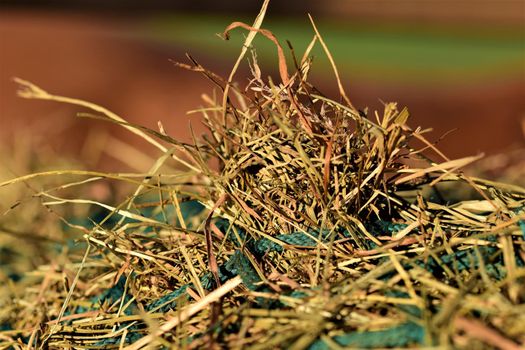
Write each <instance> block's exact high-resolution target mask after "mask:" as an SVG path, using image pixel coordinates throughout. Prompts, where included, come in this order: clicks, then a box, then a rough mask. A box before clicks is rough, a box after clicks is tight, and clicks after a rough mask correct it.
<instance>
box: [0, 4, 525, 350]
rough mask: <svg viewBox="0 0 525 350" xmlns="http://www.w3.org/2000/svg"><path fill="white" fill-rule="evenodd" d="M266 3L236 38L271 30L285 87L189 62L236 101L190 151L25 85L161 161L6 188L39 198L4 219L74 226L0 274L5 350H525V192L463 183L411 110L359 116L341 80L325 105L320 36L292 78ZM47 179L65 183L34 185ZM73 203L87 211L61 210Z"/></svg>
mask: <svg viewBox="0 0 525 350" xmlns="http://www.w3.org/2000/svg"><path fill="white" fill-rule="evenodd" d="M266 6H267V2H266V3H265V5H264V6H263V9H262V11H261V13H260V14H259V16H258V17H257V19H256V21H255V23H254V24H253V25H252V26H248V25H245V24H242V23H233V24H232V25H230V26H229V27H228V28H227V30H226V32H225V35H226V36H227V34H228V32H229V31H230V30H233V29H236V28H237V27H242V28H244V30H247V33H248V34H247V39H246V42H245V46H246V47H249V46H250V44H251V40H253V37H254V36H255V34H257V33H258V34H260V35H264V36H266V37H267V38H269V39H270V40H273V41H274V42H275V43H276V44H277V46H276V48H277V52H278V55H277V56H278V59H279V80H280V81H279V82H274V81H272V80H271V79H269V78H265V77H263V74H262V73H261V71H260V69H259V67H258V65H257V61H256V59H255V55H254V54H252V55H251V59H250V66H251V70H252V73H253V76H252V77H251V80H250V81H249V83H248V84H247V85H246V86H243V87H240V86H238V85H235V84H233V83H232V81H233V78H234V75H235V71H236V69H237V66H238V65H236V66H235V68H234V70H233V71H232V74H231V76H230V77H229V78H228V80H222V79H221V78H219V77H217V76H216V75H214V74H213V73H211V72H209V71H207V70H206V69H205V68H203V67H202V66H201V65H199V64H198V63H196V62H195V61H194V60H193V61H192V63H191V64H190V65H184V66H185V67H186V68H188V69H191V70H195V71H197V72H200V73H202V74H203V75H204V76H205V77H207V78H209V79H211V80H212V81H213V82H214V83H216V84H217V86H218V91H220V92H221V93H222V94H219V95H218V97H217V95H213V96H212V97H210V96H205V99H204V102H205V104H206V105H205V106H204V107H203V108H201V109H199V110H198V111H194V113H196V112H197V113H201V114H202V116H203V119H204V123H205V124H206V125H207V127H208V128H209V133H208V134H207V135H206V136H203V137H200V138H195V143H194V144H192V145H189V144H183V143H180V142H178V141H177V140H173V139H172V138H170V137H169V136H168V135H166V134H165V133H164V132H163V131H162V130H161V131H153V130H148V129H145V128H142V127H139V126H136V125H131V124H129V123H127V122H126V121H125V120H124V119H122V118H120V117H119V116H117V115H115V114H114V113H112V112H110V111H107V110H106V109H104V108H102V107H100V106H96V105H94V104H91V103H88V102H84V101H81V100H76V99H71V98H66V97H62V96H58V95H53V94H51V93H48V92H47V91H45V90H43V89H41V88H38V87H36V86H35V85H33V84H31V83H29V82H27V81H23V80H18V82H19V84H20V85H21V90H20V95H21V96H22V97H26V98H36V99H44V100H51V101H59V102H65V103H74V104H77V105H80V106H83V107H87V108H90V109H92V110H93V111H94V112H95V117H97V118H104V119H107V120H108V121H111V122H115V123H119V124H121V125H122V126H123V127H125V128H128V129H130V130H131V131H133V132H135V133H136V134H138V135H139V136H141V137H143V138H144V139H146V140H147V141H149V142H150V143H151V144H152V145H153V146H155V147H157V148H158V149H159V150H160V151H161V153H162V154H161V156H160V157H159V158H158V159H157V160H156V161H154V162H153V163H152V166H151V169H150V170H149V171H148V172H146V173H137V174H103V173H96V172H89V171H60V172H59V171H56V172H42V173H35V174H32V175H27V176H24V177H20V178H16V179H13V180H8V181H5V182H4V183H2V184H0V186H12V187H16V186H21V185H23V184H31V186H30V188H31V189H32V191H33V192H32V194H31V196H30V197H27V198H25V199H23V200H21V201H20V202H19V203H17V204H19V205H17V206H16V207H13V208H11V209H10V210H8V212H7V214H5V215H4V218H5V219H3V220H5V225H3V226H5V227H8V226H9V225H11V226H10V227H15V226H17V225H19V226H20V227H22V226H23V223H17V219H16V218H17V215H19V214H17V213H19V212H20V211H23V210H24V209H23V208H24V206H25V205H29V204H28V203H34V201H40V202H41V203H42V205H43V206H44V207H45V208H47V209H48V210H49V211H53V212H54V213H55V214H57V216H59V217H60V218H61V219H62V220H63V224H62V230H63V231H64V234H63V235H62V236H63V237H61V241H60V243H59V244H56V243H53V242H48V241H44V239H43V237H45V236H38V237H39V238H41V239H39V240H37V241H38V242H37V243H35V244H38V246H39V247H41V249H42V251H45V254H44V255H45V259H44V261H42V259H39V261H38V264H35V266H34V268H33V270H32V271H26V272H25V273H24V272H17V273H19V274H20V275H19V276H18V277H17V278H14V277H13V274H12V273H11V274H10V275H9V274H8V273H4V272H2V273H1V275H0V277H1V278H2V284H3V285H2V287H0V288H1V292H2V298H1V299H0V302H1V303H2V305H1V309H0V327H1V330H0V347H1V348H14V349H22V348H26V347H27V346H30V347H32V348H52V349H62V348H79V349H95V348H104V349H109V348H124V349H139V348H143V347H147V346H154V347H155V348H156V347H164V348H177V349H178V348H183V349H201V348H217V349H219V348H231V349H341V348H391V347H396V348H422V347H424V348H426V349H434V348H435V349H438V348H439V349H445V348H459V349H492V348H501V349H519V348H520V347H522V346H524V345H525V338H524V334H525V316H524V315H525V266H524V265H525V264H524V261H525V245H524V242H525V221H524V220H525V214H524V205H525V190H524V189H523V188H521V187H518V186H513V185H505V184H499V183H495V182H490V181H485V180H482V179H477V178H473V177H468V176H466V175H464V174H463V173H462V172H461V171H460V169H461V168H462V167H464V166H466V165H468V164H470V163H471V162H473V161H475V160H476V159H478V158H479V157H466V158H463V159H458V160H450V159H448V158H447V157H446V156H445V155H443V154H441V153H440V152H439V151H438V150H437V149H435V147H434V146H433V145H432V143H430V142H428V141H427V140H426V139H425V138H424V135H423V134H424V131H422V130H421V129H419V128H417V129H412V128H410V127H409V126H408V124H407V121H409V113H408V110H407V109H406V108H400V109H398V108H397V106H396V104H394V103H388V104H385V106H384V111H381V112H374V113H368V114H367V113H365V112H364V111H359V110H357V109H356V108H355V107H354V106H353V105H352V103H351V102H350V100H349V98H348V97H347V95H346V93H345V91H344V89H343V88H342V84H341V83H340V82H339V80H338V78H337V84H338V87H339V90H340V95H341V96H340V98H338V99H337V100H333V99H330V98H327V97H325V96H323V94H322V93H320V92H319V91H317V90H316V89H315V88H314V87H313V86H312V85H310V83H309V82H308V79H307V78H308V73H309V70H310V68H311V60H310V58H309V52H310V50H311V47H312V46H313V45H315V44H320V45H322V46H323V47H325V45H324V42H323V41H322V38H321V37H320V35H319V33H318V32H317V29H316V28H315V26H314V29H315V36H314V40H313V41H312V45H311V46H310V47H309V49H308V50H307V52H306V53H305V54H304V56H303V59H294V60H293V61H294V62H295V64H294V66H295V69H294V70H293V71H294V73H293V74H289V73H288V67H287V66H286V62H285V59H284V53H283V50H282V49H281V47H280V46H278V42H277V40H276V39H275V38H274V37H273V35H272V34H271V33H270V32H269V31H265V30H261V29H259V28H260V26H261V23H262V18H263V17H264V12H265V9H266ZM237 30H239V29H237ZM246 53H249V52H248V51H247V50H246V49H243V51H242V54H241V56H240V57H239V62H240V61H241V60H242V59H243V58H244V56H245V55H246ZM327 53H328V51H327ZM328 55H329V53H328ZM329 57H330V56H329ZM330 59H331V58H330ZM334 71H335V75H336V77H337V76H338V75H337V70H335V66H334ZM356 88H357V87H356ZM177 169H179V170H177ZM180 169H181V170H180ZM50 176H52V177H57V178H58V179H63V182H62V184H61V185H58V186H42V187H39V185H38V184H40V183H41V182H39V181H42V179H47V178H49V177H50ZM103 181H112V182H115V183H122V184H124V185H125V186H127V188H128V189H129V192H128V195H127V196H126V197H125V200H123V201H122V202H108V203H102V202H101V201H95V200H93V199H90V198H87V197H82V198H81V197H78V196H75V193H77V194H78V193H81V192H80V188H82V187H84V186H91V185H92V184H94V183H98V182H103ZM37 188H38V190H37ZM66 189H67V191H66ZM77 190H78V191H77ZM75 191H77V192H75ZM77 206H83V207H87V208H89V210H90V213H89V214H88V215H87V218H85V217H80V218H79V217H72V216H71V215H73V214H72V213H70V212H68V211H61V210H62V209H61V208H64V207H65V208H68V207H77ZM73 212H74V211H73ZM66 213H69V214H68V215H69V216H68V215H66ZM45 234H46V233H45V232H44V233H42V235H45ZM0 237H2V236H0ZM10 237H11V236H10ZM55 238H56V237H54V238H53V239H55ZM16 242H17V241H16V239H15V240H11V239H10V240H3V241H1V243H2V244H3V245H4V246H5V248H4V246H3V249H6V248H7V247H8V246H9V245H11V248H13V247H14V245H15V244H17V243H16ZM19 249H20V251H23V250H24V249H23V248H19ZM31 251H34V250H31ZM6 256H7V255H6ZM26 258H27V259H28V260H29V261H31V257H30V256H28V257H26ZM2 264H3V266H2V268H3V269H4V268H5V270H2V271H8V270H7V269H9V268H10V269H12V271H14V270H13V269H14V268H15V267H14V266H13V265H9V261H7V259H6V261H5V262H4V261H2ZM9 271H11V270H9ZM12 271H11V272H12Z"/></svg>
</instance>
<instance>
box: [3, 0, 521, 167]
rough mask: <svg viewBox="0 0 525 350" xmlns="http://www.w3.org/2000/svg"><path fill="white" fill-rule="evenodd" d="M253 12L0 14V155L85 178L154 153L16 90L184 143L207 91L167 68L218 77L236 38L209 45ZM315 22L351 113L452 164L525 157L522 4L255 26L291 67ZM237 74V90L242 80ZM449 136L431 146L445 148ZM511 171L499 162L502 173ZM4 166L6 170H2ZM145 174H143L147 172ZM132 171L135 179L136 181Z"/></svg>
mask: <svg viewBox="0 0 525 350" xmlns="http://www.w3.org/2000/svg"><path fill="white" fill-rule="evenodd" d="M261 3H262V1H193V2H190V1H184V2H183V1H167V0H166V1H163V0H150V1H143V0H140V1H133V0H125V1H124V0H122V1H116V0H113V1H104V0H91V1H88V0H84V1H83V0H76V1H74V2H72V1H65V0H64V1H60V0H56V1H21V0H17V1H2V2H1V5H0V6H1V7H0V148H2V147H3V149H4V150H7V151H4V152H7V153H8V154H10V155H11V156H12V157H14V158H17V157H22V155H20V154H19V153H20V149H24V150H34V151H36V152H37V154H39V155H42V154H45V155H47V156H48V158H53V155H56V154H59V155H61V156H71V157H76V158H77V159H79V158H80V159H81V160H82V163H85V164H86V165H87V166H89V167H90V168H100V169H105V170H112V171H117V170H123V169H125V168H126V167H130V168H140V166H139V163H140V162H141V159H142V158H141V154H140V153H134V154H135V156H134V157H132V159H129V157H127V159H126V160H125V161H124V160H123V159H122V157H121V156H120V155H121V154H124V153H123V152H126V151H127V150H129V149H128V148H127V147H128V146H127V145H132V146H134V147H138V150H140V151H141V152H144V153H150V152H152V151H154V150H153V149H152V148H151V147H150V146H148V145H145V144H143V143H142V142H141V140H139V139H138V138H137V137H136V136H134V135H131V134H130V133H129V132H127V131H125V130H122V129H121V128H119V127H117V126H115V125H109V124H107V123H104V122H101V121H97V120H90V119H85V118H82V119H81V118H75V115H76V113H77V112H82V111H84V110H82V109H81V108H80V107H77V106H71V105H64V104H58V103H52V102H45V101H34V100H24V99H21V98H18V97H16V84H15V83H13V81H12V78H13V77H20V78H23V79H27V80H30V81H32V82H33V83H35V84H37V85H38V86H40V87H42V88H44V89H46V90H48V91H49V92H52V93H55V94H59V95H64V96H70V97H77V98H81V99H84V100H88V101H91V102H94V103H97V104H99V105H102V106H105V107H107V108H109V109H110V110H112V111H114V112H115V113H117V114H119V115H121V116H122V117H124V118H126V119H127V120H128V121H130V122H132V123H139V124H142V125H145V126H148V127H152V128H157V122H158V121H161V122H162V124H163V125H164V127H165V129H166V131H167V133H168V134H170V135H173V136H175V137H177V138H179V139H182V140H185V141H189V140H190V133H189V122H190V120H191V121H192V125H193V127H194V128H195V129H196V130H197V131H198V132H201V131H202V127H200V125H199V120H198V117H197V116H188V115H187V114H186V111H188V110H191V109H195V108H198V107H199V106H200V105H201V97H200V96H201V94H202V93H211V91H212V89H213V86H211V85H210V83H209V82H208V81H207V80H205V79H204V78H203V77H202V76H200V75H199V74H197V73H191V72H187V71H184V70H182V69H180V68H177V67H175V66H174V65H173V63H172V62H170V59H171V60H174V61H181V62H187V59H186V57H185V53H190V54H191V55H192V57H194V58H195V59H196V60H197V61H198V62H199V63H201V64H202V65H204V66H205V67H208V68H210V69H211V70H213V71H215V72H216V73H218V74H220V75H222V76H227V74H228V73H229V71H230V70H231V68H232V66H233V64H234V62H235V60H236V58H237V55H238V52H239V51H240V45H241V42H242V39H243V35H245V34H246V32H245V31H242V30H237V31H235V33H234V34H233V37H232V40H230V41H227V42H226V41H223V40H221V39H220V38H219V37H217V35H216V33H220V32H222V31H223V29H224V28H225V27H226V26H227V25H228V24H229V23H231V22H232V21H236V20H242V21H245V22H248V23H252V22H253V19H254V18H255V16H256V14H257V13H258V10H259V7H260V4H261ZM307 13H311V14H312V15H313V17H314V19H315V20H316V23H317V26H318V28H319V30H320V32H321V34H322V35H323V37H324V39H325V41H326V43H327V44H328V46H329V48H330V49H331V51H332V54H333V56H334V58H335V60H336V63H337V64H338V67H339V69H340V71H341V74H342V77H343V81H344V85H345V87H346V89H347V93H348V94H349V97H350V99H351V100H352V101H353V103H354V104H355V105H356V106H357V107H358V108H361V109H362V108H365V107H367V106H368V107H369V108H370V109H371V110H375V109H378V110H382V101H385V102H390V101H397V102H398V105H399V106H401V107H402V106H408V108H409V110H410V112H411V118H410V120H409V124H410V125H411V126H412V127H416V126H418V125H421V126H422V127H423V128H433V132H432V133H431V134H430V136H429V139H430V140H432V141H438V147H439V148H440V149H442V150H443V151H444V152H445V154H447V155H448V156H449V157H462V156H468V155H473V154H477V153H479V152H484V153H485V154H488V155H491V154H499V153H502V152H507V153H509V154H511V153H513V152H514V153H513V154H518V155H519V154H522V153H521V151H520V149H523V147H524V134H525V2H523V1H521V0H520V1H505V0H498V1H496V0H494V1H485V0H457V1H442V0H441V1H438V0H425V1H421V0H417V1H416V0H412V1H408V0H382V1H379V0H377V1H374V0H368V1H362V0H330V1H322V2H321V1H314V0H302V1H273V2H271V3H270V9H269V11H268V14H267V19H266V21H265V24H264V25H263V27H265V28H267V29H270V30H271V31H273V32H274V33H275V34H276V36H277V37H278V39H279V40H280V41H281V43H282V44H283V45H285V40H289V41H290V42H291V43H292V45H293V47H294V49H295V51H296V52H297V55H298V56H301V55H302V52H303V51H304V49H305V48H306V46H307V45H308V43H309V41H310V40H311V38H312V36H313V31H312V29H311V25H310V23H309V20H308V17H307ZM256 49H257V50H258V51H257V52H258V57H259V60H260V63H261V66H262V68H263V70H264V72H263V73H266V74H267V75H274V74H275V73H276V69H275V68H276V55H275V48H274V47H273V46H272V45H271V44H270V43H268V42H267V41H265V40H263V39H259V40H257V41H256ZM314 56H315V58H314V67H313V73H312V80H313V82H314V83H315V84H316V85H317V86H318V87H319V89H320V90H321V91H322V92H323V93H325V94H326V95H329V96H331V97H333V98H337V90H336V84H335V79H334V77H333V74H332V72H331V70H330V67H329V64H328V61H327V59H326V57H325V56H324V55H323V53H322V51H321V50H320V49H319V48H318V49H316V50H314ZM247 72H248V69H247V67H246V65H245V67H244V68H243V70H241V72H240V73H239V74H238V77H237V79H238V81H240V82H241V83H244V82H246V81H247V78H248V75H247ZM444 134H447V135H446V137H444V138H443V139H441V136H442V135H444ZM507 162H509V160H507ZM3 163H4V164H3V165H2V166H4V167H5V166H8V167H9V166H11V165H10V164H7V165H6V158H5V157H3ZM144 163H147V161H144ZM134 170H136V169H134Z"/></svg>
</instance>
